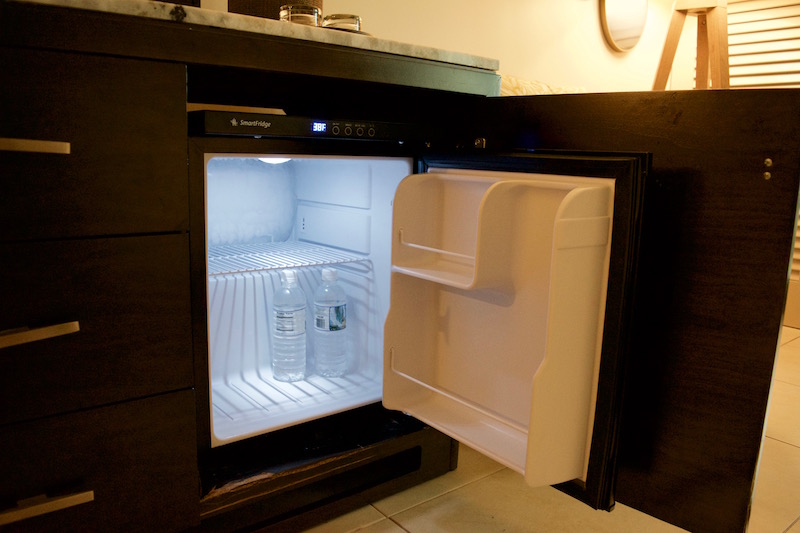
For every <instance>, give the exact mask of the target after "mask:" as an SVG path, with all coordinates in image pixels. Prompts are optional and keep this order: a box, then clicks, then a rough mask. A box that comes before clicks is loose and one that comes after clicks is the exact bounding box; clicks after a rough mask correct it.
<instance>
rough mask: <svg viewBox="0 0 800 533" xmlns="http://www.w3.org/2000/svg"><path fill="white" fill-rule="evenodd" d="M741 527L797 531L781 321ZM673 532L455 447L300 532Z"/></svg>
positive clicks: (797, 432) (792, 399)
mask: <svg viewBox="0 0 800 533" xmlns="http://www.w3.org/2000/svg"><path fill="white" fill-rule="evenodd" d="M772 391H773V392H772V397H771V399H770V407H769V415H768V418H767V436H766V439H765V442H764V447H763V451H762V456H761V464H760V467H759V472H758V479H757V481H756V487H755V494H754V497H753V508H752V514H751V518H750V527H749V530H748V531H749V533H800V423H798V421H799V420H800V330H795V329H790V328H783V333H782V338H781V348H780V352H779V355H778V363H777V369H776V373H775V379H774V383H773V388H772ZM346 531H361V532H366V533H403V532H411V533H426V532H458V533H469V532H481V533H490V532H495V531H497V532H500V531H502V532H508V533H511V532H521V533H522V532H525V533H527V532H563V533H572V532H581V533H595V532H597V533H599V532H608V533H628V532H630V533H634V532H636V533H638V532H643V531H647V532H648V533H680V532H682V531H684V530H683V529H680V528H677V527H675V526H672V525H670V524H667V523H665V522H662V521H660V520H658V519H656V518H653V517H651V516H648V515H646V514H643V513H640V512H639V511H636V510H634V509H632V508H630V507H626V506H625V505H622V504H617V506H616V508H615V509H614V510H613V511H612V512H610V513H607V512H604V511H594V510H592V509H590V508H589V507H587V506H586V505H584V504H582V503H579V502H577V501H576V500H574V499H572V498H570V497H569V496H566V495H564V494H563V493H561V492H559V491H557V490H555V489H553V488H551V487H541V488H535V489H534V488H530V487H528V486H526V485H525V483H524V482H523V481H522V477H521V476H520V475H519V474H517V473H515V472H513V471H511V470H509V469H508V468H506V467H504V466H502V465H500V464H498V463H496V462H494V461H493V460H491V459H489V458H487V457H485V456H483V455H481V454H479V453H477V452H475V451H474V450H471V449H469V448H467V447H465V446H462V447H461V453H460V459H459V467H458V469H457V470H455V471H453V472H450V473H448V474H446V475H444V476H441V477H439V478H437V479H434V480H432V481H429V482H428V483H425V484H423V485H420V486H418V487H414V488H412V489H409V490H407V491H405V492H401V493H399V494H396V495H394V496H390V497H388V498H386V499H383V500H380V501H376V502H374V503H372V504H371V505H368V506H366V507H363V508H361V509H358V510H356V511H353V512H351V513H349V514H346V515H344V516H341V517H339V518H336V519H334V520H332V521H330V522H327V523H325V524H322V525H320V526H317V527H315V528H312V529H310V530H308V531H307V533H342V532H346Z"/></svg>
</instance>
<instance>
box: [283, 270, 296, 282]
mask: <svg viewBox="0 0 800 533" xmlns="http://www.w3.org/2000/svg"><path fill="white" fill-rule="evenodd" d="M281 280H282V281H285V282H286V283H287V284H288V285H291V284H293V283H297V273H296V272H295V271H294V270H281Z"/></svg>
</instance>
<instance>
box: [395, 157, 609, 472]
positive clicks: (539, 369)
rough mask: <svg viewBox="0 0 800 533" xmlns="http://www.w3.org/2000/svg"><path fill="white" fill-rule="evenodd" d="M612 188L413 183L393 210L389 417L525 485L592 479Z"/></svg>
mask: <svg viewBox="0 0 800 533" xmlns="http://www.w3.org/2000/svg"><path fill="white" fill-rule="evenodd" d="M613 200H614V180H611V179H597V178H584V177H572V176H552V175H537V174H519V173H502V172H459V171H448V172H445V173H430V174H422V175H415V176H409V177H408V178H406V179H405V180H404V181H403V182H402V183H401V184H400V187H399V188H398V191H397V193H396V195H395V203H394V222H393V224H394V226H393V233H394V237H393V243H392V277H391V307H390V310H389V315H388V318H387V321H386V328H385V337H384V385H383V387H384V390H383V398H384V399H383V402H384V405H385V406H386V407H388V408H391V409H398V410H402V411H405V412H407V413H409V414H411V415H413V416H415V417H417V418H419V419H420V420H423V421H424V422H426V423H428V424H430V425H432V426H434V427H436V428H437V429H439V430H441V431H442V432H444V433H446V434H448V435H450V436H452V437H453V438H456V439H457V440H460V441H461V442H464V443H465V444H468V445H469V446H472V447H474V448H476V449H478V450H480V451H481V452H483V453H485V454H486V455H488V456H490V457H493V458H494V459H496V460H498V461H500V462H501V463H503V464H505V465H507V466H509V467H511V468H513V469H515V470H517V471H519V472H521V473H523V474H524V475H525V478H526V481H527V482H528V483H529V484H531V485H550V484H555V483H560V482H563V481H568V480H571V479H575V478H583V479H585V472H586V468H587V458H588V450H589V443H590V439H591V432H592V422H593V418H594V404H595V396H596V386H597V376H598V369H599V358H600V349H601V339H602V332H603V318H604V309H605V298H606V288H607V281H608V269H609V256H610V247H611V220H612V215H613Z"/></svg>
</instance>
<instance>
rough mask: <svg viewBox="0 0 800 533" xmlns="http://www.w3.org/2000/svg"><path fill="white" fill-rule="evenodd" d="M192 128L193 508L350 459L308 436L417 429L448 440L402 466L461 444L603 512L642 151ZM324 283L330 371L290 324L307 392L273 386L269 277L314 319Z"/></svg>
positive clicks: (310, 338) (325, 127)
mask: <svg viewBox="0 0 800 533" xmlns="http://www.w3.org/2000/svg"><path fill="white" fill-rule="evenodd" d="M190 124H191V125H192V131H193V135H192V136H191V138H190V160H189V165H190V181H191V194H192V225H191V240H192V254H193V258H192V263H193V269H194V271H195V275H194V278H193V284H194V286H193V294H194V310H195V338H196V344H197V346H196V348H195V349H196V352H195V353H196V355H197V356H198V357H196V359H197V374H198V380H197V381H198V383H206V382H207V384H208V388H207V389H206V390H203V388H202V387H199V388H198V395H199V398H198V405H199V407H198V419H199V421H200V432H199V436H198V438H199V445H200V451H201V453H200V458H201V473H202V477H203V480H204V487H203V491H204V493H205V498H206V500H209V501H210V500H215V499H216V500H218V501H222V500H224V497H225V496H224V493H226V491H228V489H231V487H239V486H241V484H245V485H247V484H251V483H255V482H256V480H260V481H258V483H262V484H263V482H264V476H265V472H266V473H267V474H266V477H280V476H279V475H277V474H278V473H279V472H283V470H282V467H278V466H276V463H275V461H273V460H272V459H275V458H277V457H284V458H286V460H287V461H288V462H289V463H291V464H292V465H294V466H297V465H308V464H312V463H313V462H314V461H318V460H322V459H321V458H323V459H324V458H325V457H334V456H336V455H337V454H342V453H347V451H346V450H345V449H344V447H346V446H347V445H344V444H343V445H342V448H336V449H334V448H330V449H329V448H327V447H326V446H325V445H324V444H319V443H317V444H309V441H308V439H313V440H317V439H319V440H323V441H324V440H325V439H329V438H330V436H331V435H332V434H333V435H336V437H335V439H338V438H339V437H341V435H340V434H339V433H352V434H350V435H348V439H349V438H352V439H353V442H355V444H354V445H355V447H357V448H358V447H361V446H364V444H360V443H361V440H360V439H362V437H357V436H355V435H354V434H355V433H360V432H366V433H370V434H375V433H376V432H377V433H380V434H382V435H384V436H385V434H391V435H392V436H397V435H400V434H405V433H414V432H416V431H419V430H420V428H425V430H426V431H428V432H432V433H433V434H435V435H436V438H439V439H444V440H442V441H441V442H444V443H448V442H449V443H451V445H450V447H449V448H448V451H447V453H442V454H440V455H439V456H438V459H435V460H433V459H431V460H430V461H429V460H428V459H417V460H416V463H415V464H416V466H412V467H409V468H410V470H414V469H417V468H422V467H423V466H424V467H425V468H428V466H430V465H427V463H429V462H438V463H439V465H438V467H437V466H434V467H433V470H432V471H431V472H435V473H432V474H430V476H432V475H438V474H439V473H442V472H444V471H447V470H448V469H451V468H453V467H455V465H456V463H457V460H456V454H455V453H454V450H455V449H457V447H456V446H454V444H455V442H456V441H458V442H461V443H464V444H466V445H468V446H470V447H472V448H474V449H476V450H478V451H480V452H481V453H483V454H485V455H487V456H489V457H491V458H493V459H494V460H496V461H498V462H500V463H502V464H504V465H506V466H508V467H510V468H512V469H514V470H516V471H518V472H520V473H521V474H522V475H523V476H524V477H525V480H526V482H528V483H529V484H531V485H534V486H537V485H558V486H559V487H560V488H562V489H563V490H565V491H566V492H568V493H570V494H573V495H575V496H576V497H579V498H580V499H582V500H583V501H585V502H587V503H588V504H589V505H592V506H593V507H596V508H605V509H609V508H610V507H611V506H613V494H612V489H613V474H612V472H613V468H612V462H613V459H614V457H613V454H612V453H610V451H609V450H611V449H613V447H612V446H611V442H612V441H613V439H614V438H615V432H616V430H617V424H618V419H617V417H618V406H617V402H618V400H619V399H618V398H617V390H618V386H617V384H616V383H617V379H618V378H619V377H620V375H621V371H622V370H621V369H622V367H623V363H624V358H625V355H626V353H625V350H626V339H627V334H628V333H627V317H628V315H629V313H630V307H631V302H630V293H631V286H632V278H633V272H634V270H635V260H636V250H637V237H638V234H637V231H638V229H637V228H638V213H639V209H640V198H641V194H642V189H643V180H644V176H645V174H646V170H647V165H648V164H649V161H648V157H647V155H644V154H599V153H592V154H585V153H571V152H569V153H568V152H551V153H547V152H541V153H540V152H536V153H515V154H508V153H492V154H488V153H486V152H485V151H481V150H469V151H463V150H462V151H459V150H447V149H442V150H437V149H436V148H434V147H433V146H434V142H432V141H430V140H428V138H427V137H426V135H429V133H424V132H423V133H420V132H419V130H417V129H415V128H412V127H410V126H408V125H403V124H386V123H373V122H369V121H346V120H342V121H331V120H314V119H308V118H299V117H286V116H271V115H256V114H248V113H237V112H234V111H230V112H228V111H214V112H212V111H205V112H198V113H195V114H193V116H192V119H191V122H190ZM440 146H441V144H440ZM323 268H325V269H333V270H335V271H336V273H337V274H338V284H339V285H340V286H341V287H342V288H343V289H344V292H345V294H346V298H347V315H346V329H345V331H346V346H347V350H346V354H347V370H346V372H345V373H344V374H343V375H342V376H340V377H324V376H321V375H320V374H319V372H317V371H316V365H315V362H316V357H317V350H318V349H319V348H318V346H317V345H316V343H315V337H314V335H313V332H314V327H315V325H314V316H313V315H314V313H313V312H311V311H308V312H306V316H305V321H306V323H305V330H306V371H305V378H304V379H301V380H299V381H294V382H283V381H278V380H276V379H275V378H274V376H273V374H272V369H271V360H272V359H271V358H272V353H273V350H274V348H273V343H274V339H273V337H272V333H271V332H272V331H273V330H274V327H275V323H274V321H275V313H274V296H273V295H274V294H275V291H276V290H277V289H278V288H279V287H280V285H281V281H280V276H281V272H283V271H285V270H287V269H291V270H293V271H295V273H296V277H297V280H298V284H299V286H300V287H301V288H302V290H303V292H304V293H305V295H306V298H307V310H313V295H314V293H315V291H316V290H317V288H318V286H319V285H320V283H321V281H322V270H323ZM197 339H199V341H197ZM375 417H377V418H375ZM374 426H381V427H382V428H383V429H377V428H376V427H374ZM314 428H327V429H314ZM387 428H390V429H387ZM387 432H388V433H387ZM310 435H311V436H310ZM445 435H446V437H445ZM383 438H384V437H381V436H373V437H370V438H368V439H366V441H368V442H369V443H370V444H369V445H372V444H374V443H375V442H379V441H381V440H382V439H383ZM370 439H371V440H370ZM450 439H454V440H450ZM366 441H365V442H366ZM351 445H352V444H351ZM445 447H446V446H445ZM299 448H303V449H306V448H308V449H310V450H312V451H311V452H309V453H308V454H305V455H304V454H302V453H300V454H299V455H298V454H296V453H292V450H294V451H297V449H299ZM279 450H281V451H279ZM420 453H421V452H420ZM423 455H424V453H423ZM243 456H246V457H247V458H248V462H247V463H246V464H247V466H246V467H245V466H244V465H245V462H238V460H239V458H240V457H243ZM253 456H259V457H261V459H262V460H263V461H256V464H257V465H259V466H254V463H253V462H252V457H253ZM276 460H277V459H276ZM397 461H398V459H396V458H395V459H393V460H391V461H390V462H397ZM399 462H401V463H402V461H399ZM412 463H414V461H412ZM437 469H438V470H437ZM406 474H408V472H404V473H401V474H398V475H399V476H401V477H402V475H406ZM259 476H260V477H259ZM430 476H429V477H430ZM243 480H248V481H243ZM303 483H305V482H303ZM303 483H301V484H303ZM308 483H311V482H310V481H309V482H308ZM303 486H305V485H303ZM226 487H227V488H226ZM281 490H282V489H281ZM304 490H306V491H308V490H309V489H304ZM267 492H269V491H268V490H267ZM334 492H335V491H334ZM221 493H222V494H221ZM335 497H336V496H335V494H329V495H328V496H326V498H328V499H329V500H330V499H335ZM220 498H222V499H221V500H220ZM307 504H308V505H312V503H307ZM223 507H224V505H223ZM215 509H217V507H214V505H209V507H208V509H207V512H208V515H209V516H212V515H213V514H214V513H215V512H216V511H215Z"/></svg>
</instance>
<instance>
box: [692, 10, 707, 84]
mask: <svg viewBox="0 0 800 533" xmlns="http://www.w3.org/2000/svg"><path fill="white" fill-rule="evenodd" d="M694 88H695V89H707V88H708V21H707V20H706V15H705V14H704V13H700V14H698V15H697V63H696V67H695V78H694Z"/></svg>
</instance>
